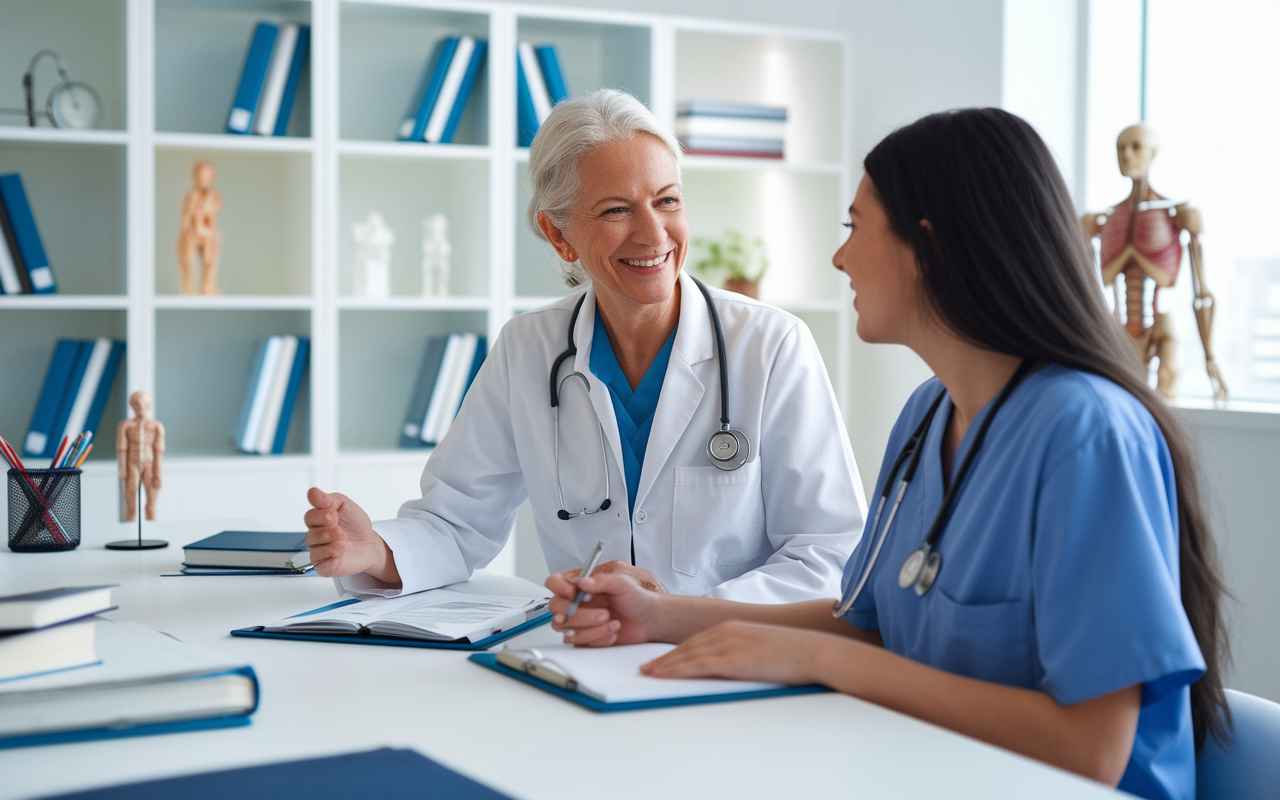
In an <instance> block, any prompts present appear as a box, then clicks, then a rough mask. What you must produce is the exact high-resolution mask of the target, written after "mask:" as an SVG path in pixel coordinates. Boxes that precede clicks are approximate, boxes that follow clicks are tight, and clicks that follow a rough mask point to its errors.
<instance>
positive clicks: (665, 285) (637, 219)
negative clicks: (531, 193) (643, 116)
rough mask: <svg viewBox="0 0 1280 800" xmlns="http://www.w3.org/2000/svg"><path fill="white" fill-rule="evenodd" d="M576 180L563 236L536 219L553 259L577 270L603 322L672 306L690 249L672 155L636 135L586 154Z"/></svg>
mask: <svg viewBox="0 0 1280 800" xmlns="http://www.w3.org/2000/svg"><path fill="white" fill-rule="evenodd" d="M578 175H579V189H578V199H577V201H576V202H575V203H574V204H573V208H572V209H571V210H570V212H569V222H568V224H567V225H566V226H565V227H564V229H559V228H556V227H555V225H554V224H553V223H551V221H550V219H549V218H547V216H546V215H545V214H543V215H540V216H539V223H540V225H541V227H542V230H543V232H544V233H546V234H547V239H548V240H549V241H550V242H551V244H552V246H554V247H555V248H556V252H557V253H559V254H560V257H561V258H563V259H565V260H566V261H575V260H576V261H578V262H579V263H581V264H582V267H583V269H585V270H586V271H587V274H588V275H590V276H591V282H592V284H593V285H594V286H595V290H596V299H597V303H598V304H599V305H600V307H601V312H602V313H603V314H605V315H608V314H610V313H621V314H629V313H636V312H637V311H639V310H640V308H641V307H643V306H653V305H658V304H666V303H668V302H670V301H671V300H672V296H673V292H674V288H675V285H676V277H677V276H678V275H679V272H680V267H681V266H682V265H683V264H684V259H685V256H686V254H687V253H688V249H689V220H688V218H687V217H686V216H685V211H684V201H683V199H682V197H681V191H680V183H679V181H680V178H679V174H678V172H677V171H676V163H675V159H673V158H672V157H671V153H670V151H668V150H667V148H666V146H665V145H664V144H663V143H662V142H661V141H660V140H658V139H656V138H654V137H653V136H650V135H648V134H637V135H636V136H634V137H633V138H631V139H621V140H617V141H613V142H610V143H608V144H605V145H602V146H600V147H597V148H596V149H594V150H592V151H590V152H589V153H587V154H586V155H585V156H583V157H582V159H581V160H580V161H579V162H578Z"/></svg>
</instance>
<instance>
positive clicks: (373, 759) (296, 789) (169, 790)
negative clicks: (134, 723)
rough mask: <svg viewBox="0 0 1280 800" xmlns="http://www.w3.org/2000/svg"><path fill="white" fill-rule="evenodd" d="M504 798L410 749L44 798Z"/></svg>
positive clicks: (97, 799)
mask: <svg viewBox="0 0 1280 800" xmlns="http://www.w3.org/2000/svg"><path fill="white" fill-rule="evenodd" d="M172 797H181V798H184V800H222V798H226V797H234V798H237V800H279V798H285V797H306V798H308V799H309V800H350V798H353V797H376V798H379V800H422V798H427V797H440V798H443V797H449V798H456V800H508V798H507V796H506V795H504V794H499V793H498V792H496V791H494V790H493V789H490V788H489V787H487V786H485V785H483V784H480V783H476V782H475V781H473V780H471V779H470V778H468V777H466V776H464V775H460V774H458V773H457V772H454V771H453V770H451V769H449V768H448V767H445V766H442V765H440V764H437V763H436V762H435V761H432V760H431V759H429V758H427V757H426V756H423V755H421V754H419V753H417V752H415V751H413V750H392V749H390V748H385V747H384V748H382V749H380V750H370V751H368V752H364V753H350V754H347V755H340V756H325V757H323V758H310V759H305V760H301V761H286V762H283V763H279V764H261V765H258V766H253V767H241V768H239V769H228V770H221V771H218V772H205V773H201V774H198V775H184V776H181V777H178V778H162V779H159V780H151V781H144V782H141V783H130V784H125V785H123V786H109V787H107V788H103V789H89V790H86V791H81V792H72V793H70V794H63V795H58V797H57V798H52V797H51V798H46V799H45V800H161V799H162V798H172Z"/></svg>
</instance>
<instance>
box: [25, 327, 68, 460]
mask: <svg viewBox="0 0 1280 800" xmlns="http://www.w3.org/2000/svg"><path fill="white" fill-rule="evenodd" d="M81 346H82V344H81V342H78V341H76V340H74V339H59V340H58V343H57V345H55V346H54V348H53V359H52V360H50V362H49V369H48V371H47V372H45V375H44V388H42V389H41V390H40V399H39V400H37V401H36V410H35V413H33V414H32V415H31V425H30V427H28V428H27V438H26V439H25V440H24V441H23V444H22V454H23V455H24V456H32V457H37V456H43V455H44V452H45V450H46V449H48V446H49V440H50V439H52V438H53V418H54V416H55V415H56V414H57V413H58V403H59V402H61V400H62V392H63V390H64V389H65V388H66V386H67V377H68V376H69V375H70V374H71V367H72V365H73V364H74V363H75V360H76V354H78V353H79V352H80V348H81ZM61 436H62V429H61V428H59V429H58V443H57V444H54V447H55V448H57V446H58V444H60V443H61V441H62V439H61Z"/></svg>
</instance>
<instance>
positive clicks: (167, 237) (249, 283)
mask: <svg viewBox="0 0 1280 800" xmlns="http://www.w3.org/2000/svg"><path fill="white" fill-rule="evenodd" d="M197 161H208V162H210V163H212V164H213V165H214V167H215V168H216V169H217V172H218V174H217V178H216V179H215V180H214V182H213V188H214V189H216V190H217V191H218V192H220V193H221V194H222V199H223V209H222V212H221V214H219V217H218V226H219V228H220V229H221V230H222V255H221V258H220V259H219V264H218V287H219V289H220V290H221V292H222V293H223V294H224V295H309V294H310V293H311V191H312V187H311V156H310V155H308V154H306V153H291V152H272V153H263V152H246V151H227V150H222V151H211V150H207V149H203V148H179V147H173V148H163V149H158V150H157V151H156V200H155V205H156V228H155V236H156V240H155V242H156V243H155V248H156V250H155V252H156V283H155V287H156V294H158V295H177V294H178V290H179V280H178V249H177V248H178V232H179V230H180V228H181V211H182V197H183V195H184V194H185V193H186V191H187V190H188V189H189V188H191V186H192V180H191V169H192V167H193V166H194V165H195V163H196V162H197ZM195 261H196V263H195V264H194V265H193V267H192V273H193V274H192V285H193V287H199V283H200V275H201V274H202V273H201V266H200V263H199V258H197V259H195Z"/></svg>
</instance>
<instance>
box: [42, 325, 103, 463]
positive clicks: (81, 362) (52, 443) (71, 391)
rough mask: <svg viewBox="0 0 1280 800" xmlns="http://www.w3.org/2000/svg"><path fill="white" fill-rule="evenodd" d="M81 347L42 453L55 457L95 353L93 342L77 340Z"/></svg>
mask: <svg viewBox="0 0 1280 800" xmlns="http://www.w3.org/2000/svg"><path fill="white" fill-rule="evenodd" d="M76 344H77V345H79V347H78V348H77V349H76V353H75V356H74V357H73V358H72V360H71V369H70V371H69V372H68V373H67V382H66V383H65V384H63V386H62V395H61V396H60V397H59V398H58V405H57V410H56V411H54V413H53V421H52V422H51V423H50V425H49V433H50V435H49V439H48V441H47V442H45V446H44V452H43V453H41V454H40V455H42V456H44V457H45V458H53V457H54V456H55V455H57V454H58V445H60V444H62V433H63V430H64V429H65V428H66V427H67V418H68V417H70V416H71V406H73V405H75V402H76V395H77V394H79V393H80V382H81V381H82V380H84V371H85V369H86V368H87V367H88V366H89V357H90V356H92V355H93V342H76Z"/></svg>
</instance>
